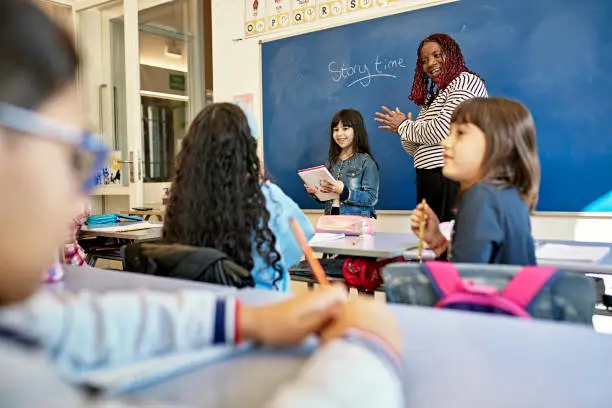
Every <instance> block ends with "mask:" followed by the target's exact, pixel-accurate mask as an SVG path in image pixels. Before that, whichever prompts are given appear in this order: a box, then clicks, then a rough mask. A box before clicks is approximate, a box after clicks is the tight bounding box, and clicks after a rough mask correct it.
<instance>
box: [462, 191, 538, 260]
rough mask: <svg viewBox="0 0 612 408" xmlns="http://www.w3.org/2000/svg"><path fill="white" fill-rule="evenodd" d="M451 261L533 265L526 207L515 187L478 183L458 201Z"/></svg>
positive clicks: (533, 246)
mask: <svg viewBox="0 0 612 408" xmlns="http://www.w3.org/2000/svg"><path fill="white" fill-rule="evenodd" d="M451 254H452V257H451V260H452V261H453V262H471V263H490V264H508V265H535V264H536V257H535V244H534V241H533V237H532V236H531V222H530V218H529V208H528V207H527V204H526V203H525V201H523V199H522V198H521V197H520V195H519V192H518V190H517V189H516V188H514V187H510V188H507V187H506V188H504V187H499V186H495V185H492V184H490V183H486V182H483V183H480V184H477V185H475V186H473V187H471V188H470V189H468V190H466V191H465V192H464V193H463V196H462V197H461V201H460V202H459V209H458V212H457V217H456V219H455V227H454V231H453V240H452V243H451Z"/></svg>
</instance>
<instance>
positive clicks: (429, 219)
mask: <svg viewBox="0 0 612 408" xmlns="http://www.w3.org/2000/svg"><path fill="white" fill-rule="evenodd" d="M423 212H425V228H423V241H425V243H426V244H427V245H428V246H430V247H431V246H432V245H433V244H435V243H438V242H440V241H442V239H443V236H442V233H441V232H440V220H438V216H437V215H436V213H434V212H433V210H432V209H431V207H430V206H429V205H427V203H425V204H423V203H420V204H419V205H417V208H415V209H414V211H413V212H412V218H411V225H410V226H411V228H412V232H413V233H415V234H416V235H417V236H419V234H420V233H421V215H422V214H423Z"/></svg>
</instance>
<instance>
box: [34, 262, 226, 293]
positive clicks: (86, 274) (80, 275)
mask: <svg viewBox="0 0 612 408" xmlns="http://www.w3.org/2000/svg"><path fill="white" fill-rule="evenodd" d="M63 267H64V271H65V272H66V274H65V275H64V279H63V280H62V281H61V282H57V283H49V284H45V285H43V289H44V290H53V291H71V292H78V291H82V290H86V291H89V292H96V293H104V292H109V291H113V290H131V289H150V290H160V291H164V292H170V291H175V290H181V289H196V290H208V291H214V292H218V293H230V292H235V291H236V289H235V288H233V287H227V286H218V285H209V284H206V283H200V282H194V281H188V280H181V279H170V278H163V277H159V276H151V275H145V274H140V273H132V272H120V271H107V270H103V269H96V268H81V267H76V266H69V265H64V266H63Z"/></svg>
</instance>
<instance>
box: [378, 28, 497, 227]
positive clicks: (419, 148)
mask: <svg viewBox="0 0 612 408" xmlns="http://www.w3.org/2000/svg"><path fill="white" fill-rule="evenodd" d="M486 96H488V95H487V89H486V87H485V84H484V81H483V80H482V79H481V78H480V77H479V76H478V75H477V74H475V73H474V72H472V71H470V70H469V69H468V68H467V67H466V66H465V59H464V58H463V54H462V53H461V48H460V47H459V44H457V42H456V41H455V40H453V38H452V37H450V36H449V35H446V34H432V35H430V36H429V37H427V38H425V39H424V40H423V41H422V42H421V44H420V45H419V48H418V50H417V62H416V68H415V72H414V82H413V83H412V91H411V93H410V100H411V101H413V102H414V103H415V104H416V105H417V106H421V107H422V108H421V111H420V112H419V115H418V116H417V118H416V120H413V119H412V114H411V113H408V114H407V115H406V114H404V113H403V112H401V111H400V109H399V108H395V110H391V109H389V108H387V107H386V106H383V107H382V110H383V111H384V112H376V118H375V120H376V121H377V122H379V123H381V125H380V126H379V128H380V129H384V130H388V131H389V132H392V133H397V134H398V135H399V136H400V139H401V142H402V145H403V147H404V150H406V152H408V153H409V154H410V155H412V156H413V157H414V167H415V169H416V185H417V203H420V202H421V201H422V200H423V199H425V200H427V204H429V206H430V207H431V208H432V210H433V211H434V212H435V213H436V215H437V216H438V218H439V219H440V222H444V221H450V220H452V219H453V218H454V212H453V209H454V206H455V200H456V198H457V194H458V192H459V185H458V183H456V182H455V181H452V180H449V179H447V178H446V177H444V176H443V175H442V167H443V166H444V148H443V147H442V146H440V143H441V142H442V141H443V140H444V139H446V138H447V137H448V133H449V128H450V123H451V116H452V114H453V111H454V110H455V108H456V107H457V105H459V104H460V103H461V102H463V101H465V100H467V99H471V98H475V97H486Z"/></svg>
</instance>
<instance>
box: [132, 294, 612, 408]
mask: <svg viewBox="0 0 612 408" xmlns="http://www.w3.org/2000/svg"><path fill="white" fill-rule="evenodd" d="M238 295H239V297H241V298H243V300H244V301H245V302H246V303H266V302H269V301H272V300H276V299H278V298H279V297H280V296H281V295H279V294H275V293H270V292H262V291H257V290H243V291H239V292H238ZM391 309H392V311H393V313H394V314H395V315H396V316H397V317H398V319H399V323H400V326H401V329H402V331H403V333H404V335H405V337H406V346H405V349H404V368H405V372H404V376H403V384H404V390H405V395H406V404H405V406H406V407H407V408H430V407H451V406H452V407H455V408H491V407H495V408H517V407H520V408H536V407H537V408H539V407H555V408H586V407H588V408H604V407H605V408H607V407H609V406H610V401H612V387H610V386H609V384H608V383H609V381H608V378H609V369H610V367H612V352H611V350H612V336H605V335H600V334H597V333H595V332H594V331H592V330H589V329H587V328H583V327H577V326H574V325H569V324H560V323H556V324H555V323H550V322H537V321H524V320H520V319H513V318H508V317H501V316H491V315H483V314H477V313H467V312H455V311H445V310H434V309H428V308H419V307H408V306H401V305H397V306H396V305H392V306H391ZM306 358H307V351H306V350H304V349H299V350H289V351H278V350H258V351H251V352H248V353H245V354H243V355H240V356H238V357H236V358H233V359H229V360H226V361H223V362H220V363H218V364H215V365H212V366H208V367H203V368H201V369H199V370H196V371H194V372H191V373H189V374H186V375H182V376H179V377H175V378H174V379H171V380H168V381H165V382H163V383H161V384H158V385H155V386H152V387H148V388H145V389H142V390H138V391H136V392H134V395H137V396H140V397H143V398H146V399H150V400H156V401H164V402H169V403H175V404H184V405H188V406H194V407H208V406H210V407H213V406H214V407H220V408H223V407H260V406H262V405H263V403H264V402H265V401H266V400H267V399H268V398H270V397H271V396H272V395H273V393H274V392H275V390H277V389H278V387H279V386H281V385H282V384H284V383H286V382H287V381H290V380H291V379H292V378H295V376H296V375H297V373H298V371H299V369H300V368H301V367H302V366H303V365H304V363H305V361H306ZM338 384H339V386H341V387H344V388H345V389H346V392H350V384H343V383H342V379H341V378H339V379H338ZM373 392H375V390H373Z"/></svg>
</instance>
